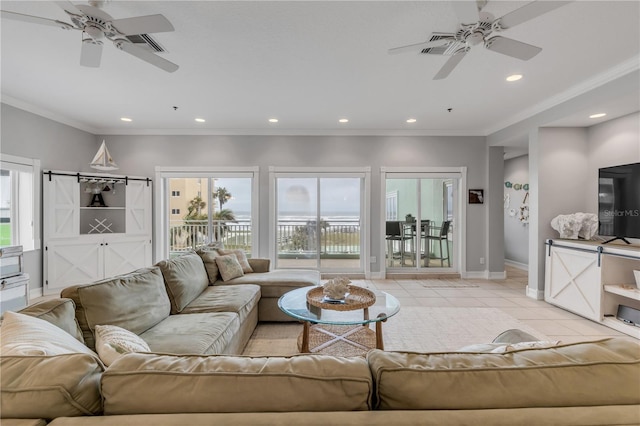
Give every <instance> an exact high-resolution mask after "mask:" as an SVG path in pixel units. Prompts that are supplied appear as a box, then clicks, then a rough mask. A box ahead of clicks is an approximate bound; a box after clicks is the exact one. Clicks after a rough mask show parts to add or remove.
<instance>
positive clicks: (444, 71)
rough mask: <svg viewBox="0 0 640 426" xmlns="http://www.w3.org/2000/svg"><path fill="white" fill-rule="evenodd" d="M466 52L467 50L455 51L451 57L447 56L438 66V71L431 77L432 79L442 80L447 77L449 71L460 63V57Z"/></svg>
mask: <svg viewBox="0 0 640 426" xmlns="http://www.w3.org/2000/svg"><path fill="white" fill-rule="evenodd" d="M466 54H467V52H460V53H456V54H455V55H453V56H452V57H450V58H449V60H448V61H447V62H445V64H444V65H443V66H442V68H440V71H438V73H437V74H436V75H435V76H434V77H433V79H434V80H442V79H444V78H447V76H448V75H449V74H451V71H453V69H454V68H455V67H456V66H457V65H458V64H459V63H460V61H461V60H462V58H464V56H465V55H466Z"/></svg>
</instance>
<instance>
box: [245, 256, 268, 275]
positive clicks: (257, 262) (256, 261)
mask: <svg viewBox="0 0 640 426" xmlns="http://www.w3.org/2000/svg"><path fill="white" fill-rule="evenodd" d="M247 260H248V261H249V265H251V269H253V272H269V267H270V266H271V260H270V259H262V258H249V259H247Z"/></svg>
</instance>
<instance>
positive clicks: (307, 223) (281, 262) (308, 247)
mask: <svg viewBox="0 0 640 426" xmlns="http://www.w3.org/2000/svg"><path fill="white" fill-rule="evenodd" d="M276 182H277V186H276V191H277V209H278V210H277V219H276V222H277V223H276V244H277V263H278V267H281V268H317V267H318V251H317V247H318V235H319V228H320V224H319V222H318V180H317V179H316V178H278V179H277V180H276Z"/></svg>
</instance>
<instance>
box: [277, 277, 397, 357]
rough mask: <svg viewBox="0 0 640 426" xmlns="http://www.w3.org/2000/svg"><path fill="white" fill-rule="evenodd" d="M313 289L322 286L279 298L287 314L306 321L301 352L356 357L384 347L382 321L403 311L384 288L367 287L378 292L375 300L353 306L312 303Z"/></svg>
mask: <svg viewBox="0 0 640 426" xmlns="http://www.w3.org/2000/svg"><path fill="white" fill-rule="evenodd" d="M309 291H313V293H311V294H315V293H316V292H317V291H318V287H316V286H311V287H303V288H298V289H296V290H292V291H290V292H288V293H285V294H284V295H283V296H282V297H280V299H279V300H278V306H279V307H280V309H281V310H282V311H283V312H284V313H285V314H287V315H289V316H291V317H293V318H296V319H298V320H300V321H301V322H302V323H303V324H304V328H303V330H302V333H301V334H300V336H299V337H298V349H299V350H300V352H302V353H324V354H330V355H341V356H355V355H362V354H364V353H366V352H367V351H368V350H369V349H373V348H378V349H384V343H383V339H382V323H383V322H385V321H386V320H387V318H390V317H392V316H394V315H395V314H397V313H398V312H399V311H400V302H398V299H396V298H395V297H394V296H392V295H390V294H389V293H385V292H384V291H379V290H367V291H368V292H370V293H373V295H375V301H373V300H371V304H364V305H368V306H364V307H362V308H359V309H349V308H347V307H345V304H344V303H336V304H333V303H315V301H314V300H311V302H312V303H310V302H309V301H310V298H309V297H308V296H307V293H309ZM348 301H349V296H347V302H348ZM371 323H375V331H374V330H372V329H370V328H369V324H371Z"/></svg>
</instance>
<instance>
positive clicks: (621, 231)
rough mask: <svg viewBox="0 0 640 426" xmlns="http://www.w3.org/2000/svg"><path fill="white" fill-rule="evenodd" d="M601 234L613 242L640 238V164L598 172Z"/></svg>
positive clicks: (599, 231) (599, 228)
mask: <svg viewBox="0 0 640 426" xmlns="http://www.w3.org/2000/svg"><path fill="white" fill-rule="evenodd" d="M598 223H599V225H598V234H600V235H601V236H605V237H611V238H610V239H609V240H607V241H605V244H606V243H609V242H611V241H615V240H622V241H624V242H626V243H627V244H629V241H627V240H626V238H640V163H634V164H624V165H621V166H614V167H605V168H602V169H600V170H599V173H598Z"/></svg>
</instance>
